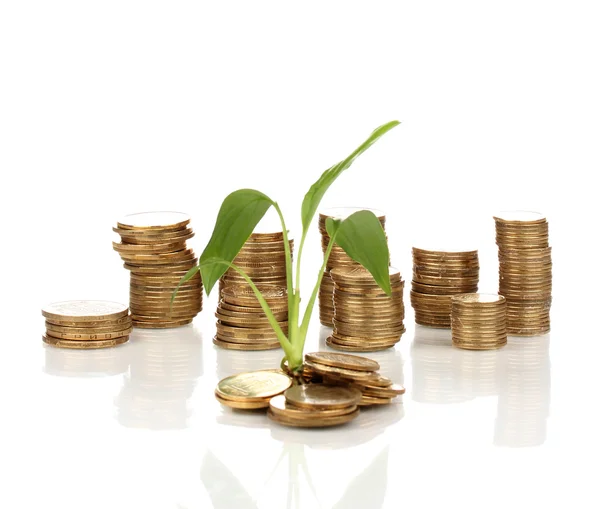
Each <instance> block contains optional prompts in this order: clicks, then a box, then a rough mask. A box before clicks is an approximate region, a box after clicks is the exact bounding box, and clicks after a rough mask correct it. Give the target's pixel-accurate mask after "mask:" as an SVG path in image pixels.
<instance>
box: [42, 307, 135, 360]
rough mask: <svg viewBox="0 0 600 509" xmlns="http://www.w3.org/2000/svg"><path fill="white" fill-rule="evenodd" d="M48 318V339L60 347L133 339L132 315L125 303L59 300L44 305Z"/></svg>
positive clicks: (108, 344)
mask: <svg viewBox="0 0 600 509" xmlns="http://www.w3.org/2000/svg"><path fill="white" fill-rule="evenodd" d="M42 315H43V316H44V317H45V318H46V334H45V335H44V336H43V337H42V339H43V341H44V343H46V344H48V345H51V346H56V347H59V348H75V349H80V350H81V349H92V348H108V347H111V346H117V345H121V344H123V343H126V342H127V341H128V340H129V334H130V333H131V330H132V327H131V318H130V317H129V309H128V308H127V306H125V305H123V304H119V303H117V302H109V301H103V300H74V301H66V302H56V303H54V304H50V305H48V306H46V307H44V308H43V309H42Z"/></svg>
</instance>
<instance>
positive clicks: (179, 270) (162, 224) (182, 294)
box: [113, 212, 202, 329]
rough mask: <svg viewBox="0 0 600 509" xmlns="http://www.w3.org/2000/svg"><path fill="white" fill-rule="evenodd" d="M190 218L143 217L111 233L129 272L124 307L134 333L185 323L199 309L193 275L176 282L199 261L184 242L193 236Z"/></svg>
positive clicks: (179, 215) (198, 290)
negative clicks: (136, 329) (127, 304)
mask: <svg viewBox="0 0 600 509" xmlns="http://www.w3.org/2000/svg"><path fill="white" fill-rule="evenodd" d="M189 223H190V218H189V216H187V215H186V214H182V213H180V212H143V213H140V214H131V215H129V216H125V217H124V218H123V219H121V220H120V221H119V222H118V223H117V227H116V228H113V230H114V231H115V232H116V233H118V234H119V235H120V236H121V242H120V243H116V242H113V247H114V249H115V251H117V252H118V253H119V254H120V255H121V258H122V259H123V261H124V262H125V264H124V267H125V268H126V269H128V270H129V271H131V276H130V286H129V292H130V293H129V302H130V308H131V315H132V316H131V318H132V319H133V324H134V326H135V327H140V328H149V329H158V328H169V327H178V326H180V325H185V324H188V323H190V322H191V321H192V320H193V318H194V317H195V316H196V315H197V314H198V313H199V312H200V311H201V309H202V281H201V279H200V273H197V274H196V275H195V276H194V277H193V278H191V279H190V280H189V281H187V282H186V283H184V284H183V285H181V287H180V288H179V291H178V293H177V297H176V298H175V300H174V301H173V302H171V296H172V294H173V291H174V290H175V288H176V287H177V285H178V284H179V282H180V280H181V278H182V277H183V276H184V275H185V274H186V272H187V271H188V270H189V269H191V268H192V267H193V266H194V265H195V264H196V263H197V262H198V259H197V258H196V255H195V254H194V251H193V249H188V248H187V247H186V241H187V240H188V239H190V238H191V237H193V235H194V232H193V231H192V229H191V228H190V227H189V226H188V225H189Z"/></svg>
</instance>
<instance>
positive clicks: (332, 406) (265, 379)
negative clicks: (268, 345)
mask: <svg viewBox="0 0 600 509" xmlns="http://www.w3.org/2000/svg"><path fill="white" fill-rule="evenodd" d="M378 370H379V364H378V363H377V362H375V361H373V360H371V359H367V358H365V357H359V356H356V355H348V354H338V353H332V352H316V353H311V354H307V355H306V363H305V365H304V379H305V380H307V381H308V382H309V383H307V384H298V385H293V382H292V378H291V377H290V376H288V374H286V373H285V372H283V371H280V370H263V371H253V372H249V373H242V374H239V375H233V376H230V377H227V378H225V379H223V380H221V381H220V382H219V384H218V385H217V388H216V389H215V397H216V398H217V400H218V401H219V402H220V403H222V404H223V405H225V406H228V407H231V408H235V409H245V410H253V409H261V408H268V409H269V410H268V412H267V413H268V416H269V417H270V418H271V419H272V420H274V421H275V422H277V423H279V424H283V425H286V426H294V427H311V428H318V427H319V428H321V427H329V426H337V425H340V424H344V423H347V422H349V421H351V420H352V419H354V418H355V417H357V416H358V414H359V407H361V406H371V405H387V404H390V403H391V402H392V399H393V398H394V397H396V396H399V395H401V394H404V387H401V386H399V385H396V384H394V383H393V382H392V380H390V379H389V378H387V377H384V376H382V375H381V374H379V373H378Z"/></svg>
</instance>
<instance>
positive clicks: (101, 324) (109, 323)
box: [46, 315, 131, 330]
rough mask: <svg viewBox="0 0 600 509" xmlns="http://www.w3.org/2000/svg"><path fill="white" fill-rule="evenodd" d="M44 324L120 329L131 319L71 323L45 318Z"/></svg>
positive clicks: (70, 321)
mask: <svg viewBox="0 0 600 509" xmlns="http://www.w3.org/2000/svg"><path fill="white" fill-rule="evenodd" d="M46 323H51V324H52V325H58V326H60V327H81V328H84V327H114V329H115V330H116V329H119V328H121V326H122V325H124V324H129V323H131V317H130V316H129V315H125V316H122V317H120V318H115V319H112V320H86V321H73V320H58V319H55V318H46Z"/></svg>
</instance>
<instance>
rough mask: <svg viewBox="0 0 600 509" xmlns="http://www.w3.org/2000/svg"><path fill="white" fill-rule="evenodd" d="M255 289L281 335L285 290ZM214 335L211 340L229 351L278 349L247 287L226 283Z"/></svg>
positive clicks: (285, 315) (285, 313) (285, 326)
mask: <svg viewBox="0 0 600 509" xmlns="http://www.w3.org/2000/svg"><path fill="white" fill-rule="evenodd" d="M258 289H259V290H260V292H261V293H262V295H263V297H264V299H265V300H266V301H267V303H268V304H269V307H270V308H271V311H272V312H273V314H274V316H275V319H276V320H277V322H278V323H279V326H280V327H281V329H282V331H283V332H284V334H286V335H287V332H288V322H287V319H288V301H287V292H286V289H285V288H283V287H278V286H269V285H261V286H258ZM215 316H216V317H217V334H216V336H215V337H214V339H213V343H214V344H215V345H217V346H220V347H223V348H228V349H230V350H270V349H272V348H279V347H280V343H279V340H278V339H277V334H276V333H275V331H274V330H273V328H272V327H271V324H270V323H269V320H268V319H267V316H266V315H265V313H264V312H263V309H262V307H261V306H260V303H259V302H258V299H257V298H256V295H255V294H254V292H253V290H252V289H251V288H250V287H249V286H226V287H225V288H223V291H222V292H221V301H220V302H219V305H218V306H217V312H216V314H215Z"/></svg>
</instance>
